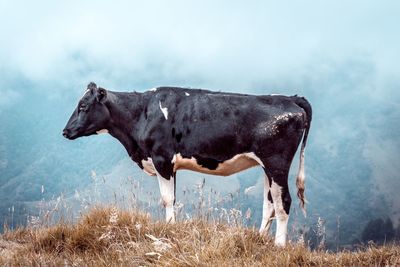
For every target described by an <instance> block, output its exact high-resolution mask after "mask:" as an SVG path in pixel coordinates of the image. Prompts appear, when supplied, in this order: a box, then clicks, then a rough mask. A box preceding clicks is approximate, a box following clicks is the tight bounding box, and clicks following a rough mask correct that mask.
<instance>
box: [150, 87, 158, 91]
mask: <svg viewBox="0 0 400 267" xmlns="http://www.w3.org/2000/svg"><path fill="white" fill-rule="evenodd" d="M149 91H151V92H155V91H157V87H154V88H151V89H149Z"/></svg>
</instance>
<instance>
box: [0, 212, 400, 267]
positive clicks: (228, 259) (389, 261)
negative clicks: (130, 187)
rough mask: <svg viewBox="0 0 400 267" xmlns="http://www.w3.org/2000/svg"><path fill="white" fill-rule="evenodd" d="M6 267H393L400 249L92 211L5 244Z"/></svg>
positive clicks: (1, 257)
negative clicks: (332, 244)
mask: <svg viewBox="0 0 400 267" xmlns="http://www.w3.org/2000/svg"><path fill="white" fill-rule="evenodd" d="M0 265H19V266H30V265H44V266H60V265H71V266H82V265H83V266H85V265H86V266H116V265H118V266H128V265H129V266H381V265H385V266H395V265H400V247H399V246H395V245H385V246H380V247H376V246H373V245H369V246H368V247H365V248H362V249H359V250H358V251H353V252H350V251H342V252H337V253H333V252H328V251H324V250H316V251H311V250H309V249H308V248H307V247H306V246H305V245H304V244H301V243H298V244H293V243H292V244H289V245H288V246H287V247H286V248H278V247H275V246H274V245H273V240H272V239H263V238H261V237H260V236H259V235H258V232H257V231H256V229H249V228H244V227H241V226H229V225H227V224H223V223H211V222H206V221H204V220H201V219H191V220H183V221H180V222H177V223H176V224H168V223H165V222H159V221H153V220H151V218H150V216H149V215H148V214H143V213H140V212H132V211H131V212H127V211H121V210H118V209H117V208H115V207H110V208H104V207H98V208H95V209H93V210H91V211H90V212H89V213H88V214H87V215H84V216H82V218H81V219H80V220H79V221H78V222H77V223H76V224H66V223H59V224H56V225H54V226H46V227H43V226H41V227H31V228H25V229H18V230H14V231H6V232H5V233H4V234H3V235H1V236H0Z"/></svg>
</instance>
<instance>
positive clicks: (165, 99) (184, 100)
mask: <svg viewBox="0 0 400 267" xmlns="http://www.w3.org/2000/svg"><path fill="white" fill-rule="evenodd" d="M311 118H312V109H311V106H310V104H309V102H308V101H307V100H306V99H305V98H303V97H298V96H297V95H296V96H283V95H258V96H256V95H248V94H238V93H225V92H214V91H209V90H203V89H191V88H180V87H157V88H154V89H151V90H149V91H146V92H144V93H139V92H115V91H109V90H106V89H104V88H101V87H98V86H97V85H96V84H95V83H93V82H92V83H90V84H89V85H88V86H87V89H86V91H85V93H84V95H83V97H82V98H81V99H80V101H79V103H78V105H77V107H76V108H75V110H74V111H73V113H72V115H71V118H70V119H69V121H68V123H67V125H66V126H65V128H64V130H63V135H64V137H66V138H68V139H70V140H73V139H76V138H78V137H82V136H89V135H94V134H100V133H109V134H110V135H111V136H113V137H115V138H116V139H118V140H119V141H120V142H121V144H122V145H123V146H124V147H125V149H126V151H127V152H128V154H129V156H130V158H131V159H132V160H133V161H134V162H135V163H136V164H137V165H138V166H139V167H140V168H141V169H142V170H143V171H144V172H145V173H146V174H148V175H151V176H157V179H158V183H159V187H160V192H161V199H162V203H163V205H164V207H165V214H166V221H167V222H171V223H173V222H175V214H174V204H175V192H176V186H175V185H176V184H175V182H176V172H177V171H178V170H184V169H185V170H191V171H195V172H200V173H205V174H212V175H219V176H228V175H231V174H234V173H237V172H240V171H242V170H245V169H248V168H251V167H254V166H258V165H260V166H261V167H262V169H263V170H264V173H265V178H264V203H263V215H262V223H261V227H260V234H261V235H262V236H266V235H268V232H269V228H270V226H271V222H272V219H273V218H274V217H275V219H276V227H277V229H276V234H275V244H276V245H278V246H285V244H286V239H287V224H288V219H289V209H290V205H291V197H290V194H289V187H288V174H289V168H290V165H291V163H292V160H293V157H294V155H295V153H296V150H297V148H298V146H299V145H300V143H302V145H301V151H300V164H299V165H300V166H299V171H298V175H297V179H296V185H297V190H298V191H297V196H298V197H299V199H300V205H301V207H302V209H303V211H304V212H305V209H304V204H305V198H304V189H305V187H304V180H305V176H304V150H305V146H306V142H307V136H308V133H309V130H310V125H311Z"/></svg>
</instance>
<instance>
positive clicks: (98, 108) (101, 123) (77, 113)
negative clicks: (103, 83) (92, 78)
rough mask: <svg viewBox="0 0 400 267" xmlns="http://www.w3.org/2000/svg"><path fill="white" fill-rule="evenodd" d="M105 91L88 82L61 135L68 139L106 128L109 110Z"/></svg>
mask: <svg viewBox="0 0 400 267" xmlns="http://www.w3.org/2000/svg"><path fill="white" fill-rule="evenodd" d="M106 101H107V91H106V90H105V89H103V88H100V87H99V88H98V87H97V85H96V84H95V83H90V84H89V85H88V86H87V90H86V92H85V94H84V95H83V97H82V98H81V100H79V103H78V106H77V107H76V109H75V110H74V112H73V113H72V115H71V118H70V119H69V120H68V123H67V125H66V126H65V128H64V130H63V136H64V137H65V138H68V139H70V140H73V139H76V138H78V137H81V136H89V135H92V134H96V133H97V132H98V131H100V130H103V129H107V127H108V122H109V119H110V112H109V110H108V108H107V107H106Z"/></svg>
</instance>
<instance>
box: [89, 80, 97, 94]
mask: <svg viewBox="0 0 400 267" xmlns="http://www.w3.org/2000/svg"><path fill="white" fill-rule="evenodd" d="M87 89H89V90H90V93H92V94H93V92H94V90H96V89H97V85H96V84H95V83H94V82H90V83H89V84H88V86H87Z"/></svg>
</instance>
